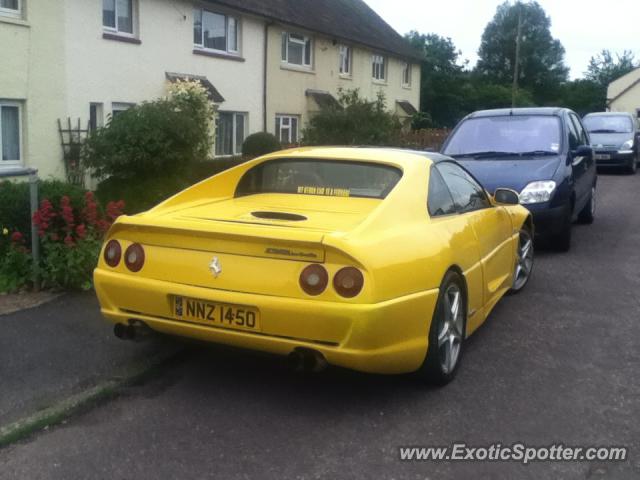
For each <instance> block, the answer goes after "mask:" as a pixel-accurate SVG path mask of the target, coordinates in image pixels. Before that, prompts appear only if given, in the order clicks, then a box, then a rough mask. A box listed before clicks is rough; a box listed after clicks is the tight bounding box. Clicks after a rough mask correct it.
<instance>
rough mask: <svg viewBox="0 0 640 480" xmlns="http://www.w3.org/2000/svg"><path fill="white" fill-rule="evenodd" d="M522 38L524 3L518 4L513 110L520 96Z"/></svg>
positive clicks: (512, 92) (512, 93) (512, 91)
mask: <svg viewBox="0 0 640 480" xmlns="http://www.w3.org/2000/svg"><path fill="white" fill-rule="evenodd" d="M521 37H522V3H521V2H518V33H517V34H516V61H515V65H514V66H513V87H512V89H511V108H515V106H516V95H517V94H518V76H519V75H520V71H519V70H520V38H521Z"/></svg>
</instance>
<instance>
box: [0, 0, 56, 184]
mask: <svg viewBox="0 0 640 480" xmlns="http://www.w3.org/2000/svg"><path fill="white" fill-rule="evenodd" d="M23 3H24V8H25V10H24V12H23V18H22V19H21V20H18V19H15V20H14V19H10V18H6V17H2V16H0V45H2V48H0V65H1V66H2V67H1V68H0V99H2V100H14V101H18V102H20V103H21V104H22V112H21V113H22V118H21V120H22V160H23V166H27V167H36V168H38V169H39V174H40V177H41V178H47V177H49V176H61V175H63V174H64V172H63V165H62V162H61V158H62V147H61V146H60V138H59V134H58V128H57V124H56V119H57V118H59V117H60V116H62V115H64V113H65V111H66V108H65V71H64V64H65V49H64V34H63V32H64V25H65V8H64V2H35V1H33V2H31V1H30V2H23Z"/></svg>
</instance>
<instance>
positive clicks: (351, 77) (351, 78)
mask: <svg viewBox="0 0 640 480" xmlns="http://www.w3.org/2000/svg"><path fill="white" fill-rule="evenodd" d="M338 78H339V79H340V80H353V76H352V75H347V74H346V73H339V74H338Z"/></svg>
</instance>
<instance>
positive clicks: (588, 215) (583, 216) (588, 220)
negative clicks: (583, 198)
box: [578, 185, 596, 225]
mask: <svg viewBox="0 0 640 480" xmlns="http://www.w3.org/2000/svg"><path fill="white" fill-rule="evenodd" d="M595 218H596V186H595V185H594V186H593V187H591V194H589V201H588V202H587V204H586V205H585V206H584V208H583V209H582V211H581V212H580V213H579V214H578V222H580V223H584V224H586V225H590V224H592V223H593V221H594V220H595Z"/></svg>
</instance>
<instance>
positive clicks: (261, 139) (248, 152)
mask: <svg viewBox="0 0 640 480" xmlns="http://www.w3.org/2000/svg"><path fill="white" fill-rule="evenodd" d="M281 148H282V146H281V145H280V142H279V141H278V139H277V138H276V137H275V135H272V134H270V133H267V132H257V133H253V134H251V135H249V136H248V137H247V138H245V139H244V143H243V144H242V154H243V155H244V156H245V157H248V158H255V157H259V156H260V155H266V154H267V153H271V152H277V151H278V150H280V149H281Z"/></svg>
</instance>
